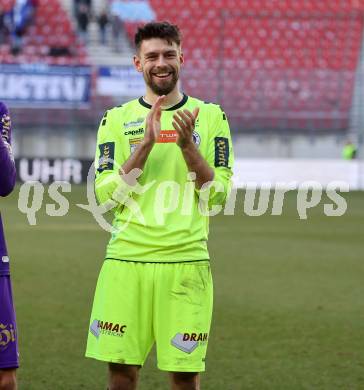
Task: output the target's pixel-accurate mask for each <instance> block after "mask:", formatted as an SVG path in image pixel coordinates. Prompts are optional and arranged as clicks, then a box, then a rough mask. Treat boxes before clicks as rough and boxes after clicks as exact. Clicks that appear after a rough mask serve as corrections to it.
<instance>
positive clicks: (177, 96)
mask: <svg viewBox="0 0 364 390" xmlns="http://www.w3.org/2000/svg"><path fill="white" fill-rule="evenodd" d="M182 98H183V94H182V93H181V92H180V91H179V89H178V88H177V86H176V88H174V89H173V91H172V92H170V93H169V94H168V95H166V98H165V100H164V102H163V106H162V108H168V107H171V106H175V105H176V104H177V103H179V102H180V101H181V100H182ZM157 99H158V95H156V94H155V93H154V92H153V91H152V90H151V89H150V88H148V87H147V92H146V94H145V96H144V100H145V102H147V103H148V104H150V105H153V104H154V103H155V102H156V101H157Z"/></svg>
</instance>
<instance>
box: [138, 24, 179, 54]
mask: <svg viewBox="0 0 364 390" xmlns="http://www.w3.org/2000/svg"><path fill="white" fill-rule="evenodd" d="M152 38H161V39H165V40H166V41H167V42H168V43H169V44H171V43H172V42H175V43H177V45H178V46H179V45H180V44H181V41H182V36H181V32H180V29H179V28H178V26H177V25H175V24H172V23H169V22H149V23H147V24H145V25H144V26H140V27H138V30H137V32H136V34H135V37H134V43H135V47H136V49H137V50H139V49H140V46H141V44H142V42H143V41H145V40H147V39H152Z"/></svg>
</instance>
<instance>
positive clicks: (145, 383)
mask: <svg viewBox="0 0 364 390" xmlns="http://www.w3.org/2000/svg"><path fill="white" fill-rule="evenodd" d="M17 195H18V189H17V191H15V193H14V194H13V195H12V196H11V197H9V198H7V199H2V200H1V205H0V208H1V211H2V214H3V219H4V224H5V229H6V234H7V240H8V246H9V252H10V255H11V259H12V279H13V288H14V294H15V304H16V310H17V318H18V327H19V342H20V352H21V369H20V370H19V373H18V377H19V383H20V389H25V390H78V389H86V390H100V389H105V388H106V385H105V383H106V365H105V364H104V363H101V362H96V361H94V360H90V359H86V358H84V356H83V355H84V349H85V342H86V335H87V331H88V321H89V315H90V308H91V302H92V297H93V292H94V288H95V283H96V279H97V275H98V271H99V269H100V266H101V264H102V260H103V255H104V249H105V245H106V243H107V240H108V234H107V233H105V232H103V231H101V230H100V229H99V227H98V225H97V224H96V222H95V221H94V220H93V218H92V216H91V215H90V214H88V213H87V212H85V211H84V210H81V209H79V208H77V207H75V206H74V205H75V204H76V203H85V187H82V186H74V187H73V189H72V193H70V194H65V195H66V197H67V198H68V199H69V200H70V203H71V205H73V206H72V207H71V210H70V213H69V214H68V215H67V216H64V217H49V216H47V215H46V214H45V206H44V204H43V207H42V210H41V211H40V212H39V213H38V214H37V218H38V224H37V226H29V225H28V224H27V220H26V217H25V215H23V214H21V213H20V212H19V211H18V209H17ZM345 197H346V199H347V201H348V210H347V213H346V214H345V216H343V217H327V216H325V215H324V214H323V203H324V202H321V203H320V205H319V206H317V207H316V208H315V209H312V210H311V211H309V218H308V219H307V220H305V221H302V220H299V219H298V215H297V211H296V206H295V205H296V194H295V193H294V192H291V193H289V194H288V197H287V201H286V202H285V206H284V214H283V215H282V216H274V217H273V216H270V215H269V214H268V213H267V214H266V215H264V216H261V217H248V216H246V215H244V214H243V211H242V199H243V193H239V199H240V201H239V202H238V204H237V212H236V215H235V216H223V215H219V216H217V217H213V218H212V221H211V234H210V241H209V247H210V252H211V255H212V267H213V275H214V282H215V307H214V318H213V326H212V331H211V337H210V343H209V350H208V356H207V372H206V373H205V374H204V375H203V378H202V389H203V390H240V389H241V390H242V389H254V390H256V389H258V390H260V389H267V390H268V389H269V390H275V389H277V390H297V389H327V390H333V389H347V390H357V389H364V342H363V340H364V207H363V204H364V193H359V192H358V193H355V192H354V193H350V194H347V195H345ZM167 388H168V381H167V376H166V374H165V373H163V372H159V371H158V370H157V369H156V361H155V354H154V351H153V352H152V353H151V355H150V356H149V359H148V361H147V364H146V366H145V367H144V368H143V370H142V371H141V383H140V389H141V390H150V389H156V390H159V389H167Z"/></svg>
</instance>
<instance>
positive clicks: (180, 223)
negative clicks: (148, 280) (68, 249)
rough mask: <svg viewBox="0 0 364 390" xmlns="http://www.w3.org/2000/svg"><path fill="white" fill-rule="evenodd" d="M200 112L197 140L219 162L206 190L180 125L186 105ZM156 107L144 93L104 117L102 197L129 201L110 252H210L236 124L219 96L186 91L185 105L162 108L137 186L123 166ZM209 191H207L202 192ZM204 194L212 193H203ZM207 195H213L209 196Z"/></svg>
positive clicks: (159, 255)
mask: <svg viewBox="0 0 364 390" xmlns="http://www.w3.org/2000/svg"><path fill="white" fill-rule="evenodd" d="M196 107H199V108H200V112H199V115H198V117H197V120H196V124H195V130H194V132H193V141H194V143H195V145H196V147H197V148H198V150H199V152H200V153H201V155H202V156H203V157H204V158H205V159H206V161H207V162H208V164H209V165H210V167H211V168H212V169H213V170H214V182H216V183H215V184H214V185H212V186H210V187H209V188H206V189H203V190H202V191H198V190H197V189H195V187H194V180H193V179H194V176H193V174H190V173H189V172H188V167H187V165H186V162H185V160H184V158H183V155H182V152H181V150H180V148H179V146H178V145H177V144H176V139H177V133H176V132H175V130H174V129H173V126H172V121H173V115H174V114H175V112H176V111H177V110H178V109H188V110H189V111H191V112H193V110H194V109H195V108H196ZM150 109H151V105H149V104H148V103H147V102H145V100H144V99H143V98H139V99H136V100H132V101H130V102H127V103H125V104H123V105H121V106H118V107H115V108H113V109H110V110H108V111H106V113H105V115H104V117H103V118H102V120H101V123H100V127H99V131H98V136H97V149H96V157H95V173H96V179H95V192H96V196H97V199H98V202H99V203H101V204H105V203H107V202H108V201H110V200H112V199H114V200H116V199H118V201H119V202H120V196H119V197H118V196H116V195H115V194H118V193H119V194H120V187H123V186H124V188H122V190H121V192H123V191H124V193H125V194H126V195H125V196H124V201H122V202H120V203H118V204H117V206H116V207H115V209H114V213H115V216H114V220H113V228H114V230H113V233H112V235H111V239H110V241H109V243H108V246H107V251H106V258H109V259H120V260H130V261H144V262H181V261H196V260H203V259H209V253H208V249H207V238H208V231H209V226H208V223H209V221H208V218H209V217H208V215H207V213H206V209H204V210H205V211H204V212H201V210H202V209H203V208H201V205H203V204H208V207H209V208H212V207H215V208H216V207H219V205H220V209H221V206H222V205H223V204H224V202H225V200H226V197H227V195H228V192H229V188H230V179H231V176H232V167H233V162H234V157H233V149H232V142H231V136H230V129H229V125H228V121H227V118H226V115H225V113H224V112H223V111H222V110H221V108H220V107H219V106H218V105H216V104H211V103H205V102H203V101H201V100H198V99H196V98H192V97H190V96H187V95H183V98H182V100H181V101H180V103H178V104H177V105H175V106H173V107H170V108H168V109H164V110H162V116H161V133H160V136H159V139H158V141H157V142H156V143H155V145H154V146H153V148H152V150H151V152H150V154H149V156H148V158H147V161H146V163H145V166H144V169H143V172H142V174H141V175H140V176H139V178H138V184H137V186H134V187H132V186H128V185H126V183H125V182H124V181H123V180H121V177H120V174H119V168H120V167H121V166H122V165H123V163H124V162H125V161H126V160H127V159H128V158H129V156H130V155H131V153H133V152H134V150H135V149H136V148H137V146H138V144H139V143H140V142H141V141H142V140H143V137H144V133H145V119H146V116H147V115H148V113H149V111H150ZM202 195H203V196H202ZM200 197H201V199H202V198H203V199H204V201H200V200H199V199H200ZM204 202H205V203H204Z"/></svg>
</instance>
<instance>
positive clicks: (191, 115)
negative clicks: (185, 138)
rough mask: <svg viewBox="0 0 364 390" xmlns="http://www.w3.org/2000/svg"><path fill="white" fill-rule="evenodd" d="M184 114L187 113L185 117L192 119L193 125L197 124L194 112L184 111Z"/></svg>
mask: <svg viewBox="0 0 364 390" xmlns="http://www.w3.org/2000/svg"><path fill="white" fill-rule="evenodd" d="M183 112H184V113H185V115H187V116H188V117H189V118H190V119H191V122H192V123H193V124H195V117H194V115H193V114H192V112H191V111H189V110H183Z"/></svg>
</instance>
